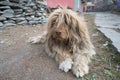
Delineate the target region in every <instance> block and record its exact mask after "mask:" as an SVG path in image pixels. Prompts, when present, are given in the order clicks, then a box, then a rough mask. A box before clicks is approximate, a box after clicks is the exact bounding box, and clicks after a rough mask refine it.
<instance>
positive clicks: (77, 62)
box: [29, 8, 95, 77]
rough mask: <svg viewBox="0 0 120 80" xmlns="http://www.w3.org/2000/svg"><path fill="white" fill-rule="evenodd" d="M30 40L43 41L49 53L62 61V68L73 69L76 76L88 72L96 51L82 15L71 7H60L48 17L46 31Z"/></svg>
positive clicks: (59, 61)
mask: <svg viewBox="0 0 120 80" xmlns="http://www.w3.org/2000/svg"><path fill="white" fill-rule="evenodd" d="M29 42H31V43H44V44H45V46H46V47H45V48H46V51H47V53H48V55H49V56H51V57H53V58H55V60H56V61H57V62H58V63H59V69H60V70H62V71H65V72H68V71H69V70H72V72H73V74H75V75H76V77H82V76H84V75H85V74H87V73H88V71H89V66H88V64H89V62H90V58H91V57H92V56H93V55H94V54H95V50H94V46H93V44H92V43H91V41H90V37H89V35H88V30H87V27H86V25H85V21H84V19H83V17H80V16H78V14H77V13H75V12H74V11H72V10H70V9H66V8H63V9H57V10H55V11H54V12H53V13H52V14H51V15H50V16H49V19H48V23H47V32H45V33H44V34H43V35H41V36H37V37H32V38H30V40H29Z"/></svg>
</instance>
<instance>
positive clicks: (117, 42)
mask: <svg viewBox="0 0 120 80" xmlns="http://www.w3.org/2000/svg"><path fill="white" fill-rule="evenodd" d="M95 14H96V17H95V24H96V26H98V27H99V28H98V30H100V31H101V32H102V33H103V34H104V35H105V36H106V37H107V38H109V39H110V40H111V41H112V44H113V45H114V47H116V49H117V50H118V51H119V52H120V15H116V14H112V13H109V12H101V13H100V12H99V13H95Z"/></svg>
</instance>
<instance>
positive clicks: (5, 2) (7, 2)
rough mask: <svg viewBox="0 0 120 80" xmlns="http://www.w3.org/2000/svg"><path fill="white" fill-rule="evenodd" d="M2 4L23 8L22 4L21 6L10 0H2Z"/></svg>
mask: <svg viewBox="0 0 120 80" xmlns="http://www.w3.org/2000/svg"><path fill="white" fill-rule="evenodd" d="M0 5H5V6H10V7H12V8H22V6H20V5H19V4H17V3H11V2H9V1H0Z"/></svg>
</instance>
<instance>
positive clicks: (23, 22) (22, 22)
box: [17, 20, 28, 24]
mask: <svg viewBox="0 0 120 80" xmlns="http://www.w3.org/2000/svg"><path fill="white" fill-rule="evenodd" d="M27 23H28V22H27V21H26V20H25V21H21V22H19V23H17V24H27Z"/></svg>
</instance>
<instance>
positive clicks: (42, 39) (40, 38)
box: [27, 32, 47, 44]
mask: <svg viewBox="0 0 120 80" xmlns="http://www.w3.org/2000/svg"><path fill="white" fill-rule="evenodd" d="M46 36H47V32H44V33H42V34H41V35H39V36H35V37H30V38H29V39H28V41H27V42H29V43H32V44H38V43H44V42H45V41H46Z"/></svg>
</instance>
